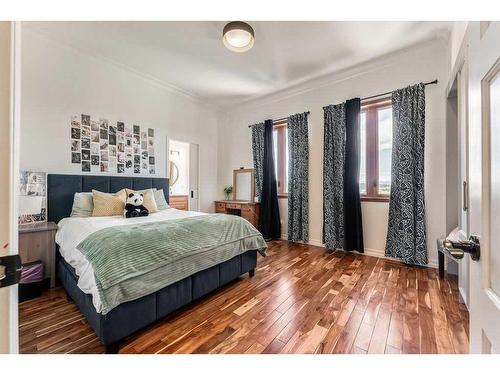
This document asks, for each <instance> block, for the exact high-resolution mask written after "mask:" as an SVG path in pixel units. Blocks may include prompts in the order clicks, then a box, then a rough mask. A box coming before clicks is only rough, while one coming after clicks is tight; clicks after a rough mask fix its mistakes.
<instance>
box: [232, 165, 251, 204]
mask: <svg viewBox="0 0 500 375" xmlns="http://www.w3.org/2000/svg"><path fill="white" fill-rule="evenodd" d="M254 196H255V170H254V169H253V168H246V169H245V168H240V169H235V170H234V171H233V199H234V200H235V201H245V202H253V201H254Z"/></svg>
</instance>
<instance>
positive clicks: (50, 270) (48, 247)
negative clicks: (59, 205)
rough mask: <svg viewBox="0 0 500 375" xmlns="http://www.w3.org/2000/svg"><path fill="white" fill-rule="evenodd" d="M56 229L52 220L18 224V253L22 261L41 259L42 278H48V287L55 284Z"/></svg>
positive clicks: (52, 286)
mask: <svg viewBox="0 0 500 375" xmlns="http://www.w3.org/2000/svg"><path fill="white" fill-rule="evenodd" d="M56 231H57V225H56V223H54V222H51V221H49V222H43V223H34V224H26V225H20V226H19V255H20V256H21V261H22V262H23V263H28V262H33V261H35V260H41V261H42V263H43V267H44V278H45V279H47V278H50V287H51V288H54V287H55V285H56V241H55V237H56Z"/></svg>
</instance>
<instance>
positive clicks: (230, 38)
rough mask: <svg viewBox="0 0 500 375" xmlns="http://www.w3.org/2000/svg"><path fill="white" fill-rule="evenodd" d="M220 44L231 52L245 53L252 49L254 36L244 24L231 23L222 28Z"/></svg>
mask: <svg viewBox="0 0 500 375" xmlns="http://www.w3.org/2000/svg"><path fill="white" fill-rule="evenodd" d="M222 42H223V43H224V45H225V46H226V48H227V49H229V50H230V51H233V52H246V51H248V50H249V49H250V48H252V47H253V44H254V42H255V34H254V31H253V29H252V26H250V25H249V24H248V23H246V22H241V21H233V22H229V23H228V24H227V25H226V26H224V30H223V32H222Z"/></svg>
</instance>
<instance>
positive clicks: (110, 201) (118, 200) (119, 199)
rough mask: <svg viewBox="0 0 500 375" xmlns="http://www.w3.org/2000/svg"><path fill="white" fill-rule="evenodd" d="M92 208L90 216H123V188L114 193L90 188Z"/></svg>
mask: <svg viewBox="0 0 500 375" xmlns="http://www.w3.org/2000/svg"><path fill="white" fill-rule="evenodd" d="M92 197H93V201H94V210H93V211H92V216H117V215H120V216H123V211H124V209H125V197H126V192H125V189H122V190H120V191H119V192H117V193H115V194H109V193H103V192H101V191H98V190H92Z"/></svg>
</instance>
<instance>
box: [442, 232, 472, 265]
mask: <svg viewBox="0 0 500 375" xmlns="http://www.w3.org/2000/svg"><path fill="white" fill-rule="evenodd" d="M443 246H444V248H445V249H446V251H447V252H448V253H449V254H450V255H451V256H452V257H453V258H456V259H462V258H463V257H464V255H465V253H468V254H470V257H471V259H472V260H479V257H480V255H481V246H480V244H479V237H477V236H470V237H469V240H465V241H450V240H445V241H444V242H443Z"/></svg>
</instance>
